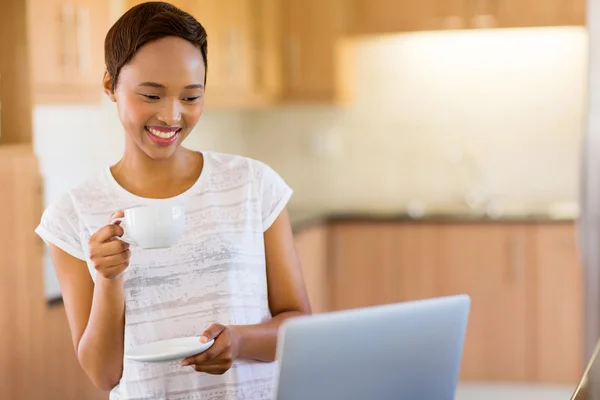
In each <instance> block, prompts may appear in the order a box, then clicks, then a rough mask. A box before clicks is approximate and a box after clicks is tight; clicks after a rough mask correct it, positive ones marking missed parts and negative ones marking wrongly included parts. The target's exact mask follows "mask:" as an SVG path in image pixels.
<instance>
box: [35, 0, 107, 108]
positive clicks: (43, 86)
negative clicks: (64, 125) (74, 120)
mask: <svg viewBox="0 0 600 400" xmlns="http://www.w3.org/2000/svg"><path fill="white" fill-rule="evenodd" d="M40 21H44V23H40ZM109 27H110V16H109V4H108V2H105V1H99V0H49V1H46V0H43V1H42V0H29V1H28V28H29V50H30V58H31V63H32V68H31V71H32V82H33V84H32V89H33V99H34V102H35V103H38V104H39V103H99V102H100V100H101V98H102V75H103V72H104V69H105V66H104V52H103V49H104V38H105V36H106V33H107V32H108V29H109Z"/></svg>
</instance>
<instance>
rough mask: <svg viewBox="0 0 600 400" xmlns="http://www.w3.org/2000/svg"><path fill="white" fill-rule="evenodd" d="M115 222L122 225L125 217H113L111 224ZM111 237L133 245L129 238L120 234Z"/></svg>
mask: <svg viewBox="0 0 600 400" xmlns="http://www.w3.org/2000/svg"><path fill="white" fill-rule="evenodd" d="M117 222H119V224H120V225H123V223H124V222H125V218H115V219H113V220H111V221H110V223H111V224H116V223H117ZM123 229H125V228H123ZM113 239H117V240H120V241H121V242H125V243H127V244H130V245H135V243H133V242H132V241H131V240H128V239H125V238H122V237H120V236H113Z"/></svg>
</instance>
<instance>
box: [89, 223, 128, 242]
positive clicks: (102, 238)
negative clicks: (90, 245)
mask: <svg viewBox="0 0 600 400" xmlns="http://www.w3.org/2000/svg"><path fill="white" fill-rule="evenodd" d="M124 233H125V231H124V230H123V228H121V227H120V226H119V225H114V224H108V225H105V226H103V227H102V228H100V229H99V230H98V232H96V233H94V234H93V235H92V236H91V237H90V242H96V243H104V242H106V241H107V240H108V239H111V238H113V237H115V236H119V237H120V236H123V234H124Z"/></svg>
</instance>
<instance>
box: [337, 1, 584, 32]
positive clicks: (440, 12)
mask: <svg viewBox="0 0 600 400" xmlns="http://www.w3.org/2000/svg"><path fill="white" fill-rule="evenodd" d="M350 10H351V11H350V12H351V15H352V18H351V20H350V28H349V30H350V32H351V33H352V34H354V35H361V34H386V33H400V32H411V31H430V30H448V29H470V28H475V29H487V28H514V27H540V26H565V25H575V26H582V25H585V23H586V21H585V13H586V2H585V0H423V1H418V2H417V1H410V0H351V6H350Z"/></svg>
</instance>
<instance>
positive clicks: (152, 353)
mask: <svg viewBox="0 0 600 400" xmlns="http://www.w3.org/2000/svg"><path fill="white" fill-rule="evenodd" d="M214 342H215V341H214V340H211V341H209V342H207V343H200V337H199V336H192V337H182V338H175V339H168V340H161V341H159V342H153V343H148V344H143V345H140V346H136V347H134V348H131V349H129V350H127V351H126V352H125V357H127V358H128V359H130V360H133V361H141V362H165V361H176V360H182V359H184V358H186V357H189V356H194V355H196V354H200V353H202V352H204V351H206V350H208V349H209V348H210V347H211V346H212V345H213V343H214Z"/></svg>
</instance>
